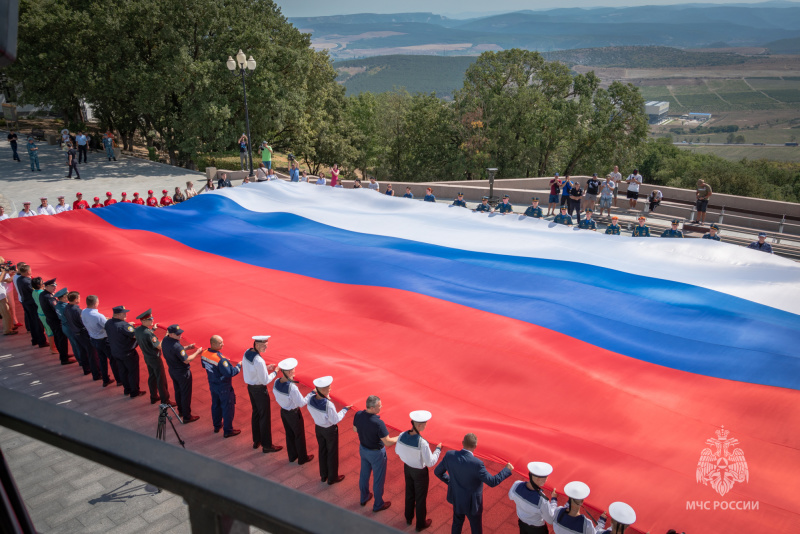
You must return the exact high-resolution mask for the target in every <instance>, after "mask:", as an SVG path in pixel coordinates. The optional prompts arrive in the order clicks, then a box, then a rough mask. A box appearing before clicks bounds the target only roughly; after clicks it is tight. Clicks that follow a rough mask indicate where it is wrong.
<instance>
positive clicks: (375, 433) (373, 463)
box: [353, 395, 397, 512]
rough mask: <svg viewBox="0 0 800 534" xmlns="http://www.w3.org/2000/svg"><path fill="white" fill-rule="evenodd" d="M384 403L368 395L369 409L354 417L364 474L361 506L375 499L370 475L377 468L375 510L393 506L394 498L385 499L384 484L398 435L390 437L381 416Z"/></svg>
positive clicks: (374, 489)
mask: <svg viewBox="0 0 800 534" xmlns="http://www.w3.org/2000/svg"><path fill="white" fill-rule="evenodd" d="M382 407H383V405H382V404H381V399H380V398H379V397H377V396H375V395H370V396H369V397H367V404H366V409H365V410H360V411H358V412H357V413H356V415H355V417H354V418H353V430H354V431H355V432H356V433H357V434H358V441H359V447H358V452H359V455H360V456H361V475H360V477H359V479H358V488H359V490H360V491H361V506H366V505H367V502H369V500H370V499H372V497H373V494H372V493H370V492H369V477H370V474H371V473H372V472H373V471H374V472H375V475H374V479H373V481H372V491H373V492H374V494H375V503H374V504H373V506H372V511H373V512H380V511H381V510H386V509H387V508H389V506H391V504H392V503H391V501H385V502H384V500H383V484H384V482H385V480H386V447H391V446H392V445H394V444H395V443H397V437H394V438H392V437H390V436H389V431H388V430H387V429H386V425H385V424H384V423H383V421H381V418H380V416H379V415H378V414H379V413H380V411H381V408H382Z"/></svg>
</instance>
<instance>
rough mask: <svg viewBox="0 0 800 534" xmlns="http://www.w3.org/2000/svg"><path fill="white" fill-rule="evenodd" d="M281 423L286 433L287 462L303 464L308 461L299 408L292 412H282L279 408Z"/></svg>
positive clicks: (304, 431)
mask: <svg viewBox="0 0 800 534" xmlns="http://www.w3.org/2000/svg"><path fill="white" fill-rule="evenodd" d="M281 422H282V423H283V429H284V430H285V431H286V452H287V453H288V454H289V461H290V462H294V461H295V460H297V463H299V464H304V463H306V462H307V461H308V451H307V450H306V430H305V427H304V425H303V413H302V412H301V411H300V408H295V409H294V410H284V409H283V408H281Z"/></svg>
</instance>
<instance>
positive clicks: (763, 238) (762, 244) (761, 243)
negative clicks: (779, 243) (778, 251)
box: [747, 232, 773, 254]
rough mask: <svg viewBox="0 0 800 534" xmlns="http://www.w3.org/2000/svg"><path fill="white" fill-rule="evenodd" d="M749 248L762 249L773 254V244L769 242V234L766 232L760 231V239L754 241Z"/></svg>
mask: <svg viewBox="0 0 800 534" xmlns="http://www.w3.org/2000/svg"><path fill="white" fill-rule="evenodd" d="M747 248H752V249H753V250H760V251H762V252H767V253H769V254H773V252H772V245H770V244H769V243H767V234H766V233H764V232H760V233H759V234H758V241H753V242H752V243H750V244H749V245H747Z"/></svg>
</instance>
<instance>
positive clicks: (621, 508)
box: [597, 502, 636, 534]
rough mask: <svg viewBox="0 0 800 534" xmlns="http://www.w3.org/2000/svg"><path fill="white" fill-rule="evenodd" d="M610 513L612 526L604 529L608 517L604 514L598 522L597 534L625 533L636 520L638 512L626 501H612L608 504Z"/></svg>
mask: <svg viewBox="0 0 800 534" xmlns="http://www.w3.org/2000/svg"><path fill="white" fill-rule="evenodd" d="M608 515H610V516H611V528H608V529H605V530H602V529H603V525H605V519H606V514H603V515H601V516H600V519H599V521H598V523H597V534H623V533H624V532H625V531H626V530H627V529H628V527H629V526H631V525H632V524H634V523H635V522H636V512H635V511H634V510H633V508H631V506H630V505H629V504H625V503H624V502H612V503H611V504H610V505H609V506H608Z"/></svg>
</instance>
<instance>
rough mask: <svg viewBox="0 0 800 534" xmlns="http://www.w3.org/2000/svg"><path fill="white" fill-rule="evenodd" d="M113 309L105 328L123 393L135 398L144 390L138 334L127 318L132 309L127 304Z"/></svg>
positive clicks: (142, 393)
mask: <svg viewBox="0 0 800 534" xmlns="http://www.w3.org/2000/svg"><path fill="white" fill-rule="evenodd" d="M112 311H113V312H114V314H113V315H112V316H111V319H109V320H108V321H106V324H105V326H104V327H103V328H105V331H106V334H108V343H109V345H111V356H112V357H113V358H114V359H116V360H117V371H119V375H120V376H119V377H120V381H121V382H122V388H123V389H122V394H123V395H130V396H131V398H132V399H135V398H136V397H138V396H140V395H144V391H140V390H139V353H138V352H136V345H137V343H136V334H135V332H134V331H133V325H131V324H130V323H128V322H127V321H126V320H125V318H126V317H127V314H128V312H129V311H130V310H129V309H127V308H125V306H114V308H112Z"/></svg>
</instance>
